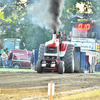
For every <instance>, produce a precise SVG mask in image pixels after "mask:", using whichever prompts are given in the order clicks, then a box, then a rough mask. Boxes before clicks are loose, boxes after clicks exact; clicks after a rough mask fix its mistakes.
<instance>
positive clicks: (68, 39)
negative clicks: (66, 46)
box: [67, 31, 72, 41]
mask: <svg viewBox="0 0 100 100" xmlns="http://www.w3.org/2000/svg"><path fill="white" fill-rule="evenodd" d="M71 37H72V31H70V33H69V35H68V36H67V41H71Z"/></svg>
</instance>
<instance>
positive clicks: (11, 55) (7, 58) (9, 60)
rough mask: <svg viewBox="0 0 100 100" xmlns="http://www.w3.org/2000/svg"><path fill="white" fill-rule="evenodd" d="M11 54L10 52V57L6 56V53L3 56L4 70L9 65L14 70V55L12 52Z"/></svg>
mask: <svg viewBox="0 0 100 100" xmlns="http://www.w3.org/2000/svg"><path fill="white" fill-rule="evenodd" d="M9 52H10V54H9V56H8V55H7V54H6V52H5V51H4V52H3V53H2V55H1V58H2V65H3V68H5V67H6V66H7V65H8V66H9V68H12V58H13V53H12V51H11V50H10V51H9ZM7 60H8V63H7Z"/></svg>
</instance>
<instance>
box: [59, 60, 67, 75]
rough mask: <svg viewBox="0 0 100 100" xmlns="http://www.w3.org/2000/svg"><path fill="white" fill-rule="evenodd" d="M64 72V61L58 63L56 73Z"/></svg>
mask: <svg viewBox="0 0 100 100" xmlns="http://www.w3.org/2000/svg"><path fill="white" fill-rule="evenodd" d="M64 72H65V66H64V61H59V64H58V73H59V74H63V73H64Z"/></svg>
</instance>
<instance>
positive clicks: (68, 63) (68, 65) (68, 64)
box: [62, 44, 75, 73]
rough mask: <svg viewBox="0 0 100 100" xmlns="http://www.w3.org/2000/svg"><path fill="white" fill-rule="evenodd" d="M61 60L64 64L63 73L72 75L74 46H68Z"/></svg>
mask: <svg viewBox="0 0 100 100" xmlns="http://www.w3.org/2000/svg"><path fill="white" fill-rule="evenodd" d="M62 60H63V61H64V63H65V72H66V73H73V72H74V69H75V48H74V45H72V44H69V45H68V47H67V50H66V53H65V55H64V57H63V58H62Z"/></svg>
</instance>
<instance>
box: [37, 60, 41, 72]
mask: <svg viewBox="0 0 100 100" xmlns="http://www.w3.org/2000/svg"><path fill="white" fill-rule="evenodd" d="M37 73H42V68H41V61H40V60H38V61H37Z"/></svg>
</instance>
